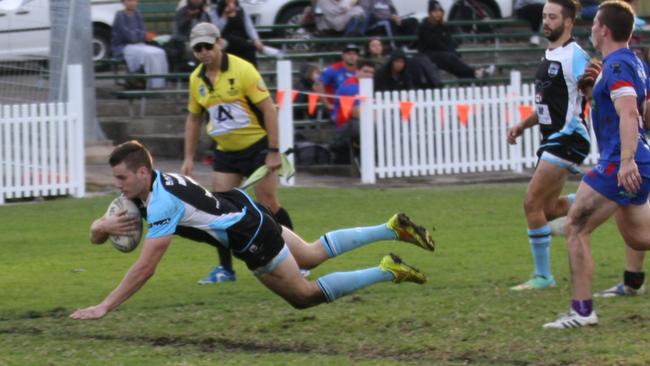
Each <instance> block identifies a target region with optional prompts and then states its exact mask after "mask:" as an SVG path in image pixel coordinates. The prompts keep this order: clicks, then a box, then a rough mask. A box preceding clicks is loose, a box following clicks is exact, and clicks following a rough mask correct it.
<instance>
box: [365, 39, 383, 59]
mask: <svg viewBox="0 0 650 366" xmlns="http://www.w3.org/2000/svg"><path fill="white" fill-rule="evenodd" d="M364 51H365V56H366V59H368V60H370V61H372V62H374V63H375V65H383V64H385V63H386V61H388V57H387V56H386V52H385V47H384V43H383V42H382V41H381V38H379V37H372V38H370V40H368V43H366V47H365V50H364Z"/></svg>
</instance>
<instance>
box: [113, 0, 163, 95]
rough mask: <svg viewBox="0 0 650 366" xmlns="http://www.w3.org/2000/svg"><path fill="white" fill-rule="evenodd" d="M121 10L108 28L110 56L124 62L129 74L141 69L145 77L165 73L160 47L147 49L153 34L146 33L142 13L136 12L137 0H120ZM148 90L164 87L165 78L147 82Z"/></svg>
mask: <svg viewBox="0 0 650 366" xmlns="http://www.w3.org/2000/svg"><path fill="white" fill-rule="evenodd" d="M122 4H123V5H124V10H120V11H118V12H117V13H116V14H115V20H114V21H113V27H112V29H111V51H112V53H113V57H115V58H118V59H123V60H124V61H126V66H127V69H128V70H129V72H139V71H140V70H141V69H144V72H145V73H147V74H166V73H167V72H168V70H169V69H168V65H167V56H166V55H165V51H163V49H162V48H159V47H155V46H150V45H148V44H145V42H151V41H152V40H153V37H154V35H153V34H152V33H147V30H146V28H145V25H144V19H143V18H142V14H141V13H140V11H138V0H122ZM147 84H148V87H149V88H150V89H158V88H164V87H165V79H163V78H153V79H149V81H148V83H147Z"/></svg>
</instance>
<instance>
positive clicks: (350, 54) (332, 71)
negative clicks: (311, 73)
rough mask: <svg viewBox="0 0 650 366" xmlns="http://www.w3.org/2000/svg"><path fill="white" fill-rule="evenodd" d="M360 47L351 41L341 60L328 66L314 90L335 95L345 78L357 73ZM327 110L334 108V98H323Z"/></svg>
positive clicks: (344, 49)
mask: <svg viewBox="0 0 650 366" xmlns="http://www.w3.org/2000/svg"><path fill="white" fill-rule="evenodd" d="M359 53H360V49H359V47H358V46H357V45H356V44H353V43H350V44H347V45H346V46H345V48H343V52H342V53H341V61H339V62H337V63H335V64H333V65H331V66H328V67H326V68H325V70H323V72H322V73H321V75H320V78H319V79H318V80H317V81H316V83H315V84H314V91H316V92H317V93H321V94H322V93H326V94H328V95H334V93H335V92H336V90H338V88H339V87H340V86H341V85H342V84H343V82H344V81H345V80H347V79H348V78H350V77H353V76H356V74H357V62H358V61H359ZM323 99H324V101H325V105H326V106H327V110H329V111H331V110H332V109H333V108H334V99H333V98H323Z"/></svg>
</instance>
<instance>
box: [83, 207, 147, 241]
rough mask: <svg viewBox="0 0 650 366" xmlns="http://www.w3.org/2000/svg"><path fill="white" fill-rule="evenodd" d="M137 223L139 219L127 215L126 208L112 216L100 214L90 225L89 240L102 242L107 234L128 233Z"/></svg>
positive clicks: (135, 227) (134, 228)
mask: <svg viewBox="0 0 650 366" xmlns="http://www.w3.org/2000/svg"><path fill="white" fill-rule="evenodd" d="M139 225H140V221H139V220H138V219H136V218H134V217H133V216H130V215H128V214H127V211H126V210H123V211H122V212H118V213H117V214H116V215H113V216H102V217H100V218H98V219H97V220H95V221H93V223H92V225H90V242H91V243H93V244H102V243H104V242H106V240H107V239H108V236H109V235H128V234H130V233H131V232H133V231H134V230H136V229H137V228H138V226H139Z"/></svg>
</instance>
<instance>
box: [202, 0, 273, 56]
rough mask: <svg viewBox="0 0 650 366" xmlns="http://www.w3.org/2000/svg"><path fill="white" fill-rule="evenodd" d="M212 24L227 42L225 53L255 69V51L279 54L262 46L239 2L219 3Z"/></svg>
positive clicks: (232, 0) (226, 1) (226, 0)
mask: <svg viewBox="0 0 650 366" xmlns="http://www.w3.org/2000/svg"><path fill="white" fill-rule="evenodd" d="M214 24H215V25H216V26H217V27H218V28H219V30H220V31H221V36H222V37H223V38H224V39H225V40H226V41H227V42H228V45H227V47H226V51H228V53H230V54H232V55H235V56H239V57H241V58H243V59H244V60H246V61H248V62H250V63H252V64H253V65H255V67H257V56H256V54H255V51H258V52H264V53H268V54H274V55H278V54H279V50H277V49H275V48H272V47H267V46H264V43H262V40H261V39H260V36H259V35H258V34H257V31H256V30H255V26H254V25H253V22H252V21H251V18H250V17H249V16H248V14H246V12H245V11H244V8H242V7H241V6H240V5H239V0H221V1H219V3H217V9H216V16H215V17H214Z"/></svg>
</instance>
